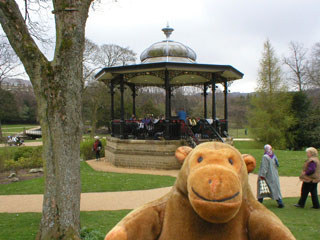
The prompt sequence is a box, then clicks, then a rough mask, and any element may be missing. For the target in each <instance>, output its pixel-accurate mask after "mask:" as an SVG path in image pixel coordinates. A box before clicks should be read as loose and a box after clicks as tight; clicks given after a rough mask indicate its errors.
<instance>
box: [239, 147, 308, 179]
mask: <svg viewBox="0 0 320 240" xmlns="http://www.w3.org/2000/svg"><path fill="white" fill-rule="evenodd" d="M234 146H235V147H236V148H237V149H238V150H239V151H240V152H241V153H248V154H251V155H253V156H254V157H255V158H256V160H257V167H256V169H255V170H254V173H258V171H259V166H260V163H261V159H262V156H263V153H264V150H263V146H261V145H260V146H259V144H257V143H256V142H252V141H239V142H238V141H235V142H234ZM274 152H275V154H276V155H277V158H278V160H279V164H280V167H279V169H278V171H279V175H280V176H299V175H300V172H301V169H302V166H303V164H304V161H305V160H306V152H305V151H289V150H277V149H275V150H274Z"/></svg>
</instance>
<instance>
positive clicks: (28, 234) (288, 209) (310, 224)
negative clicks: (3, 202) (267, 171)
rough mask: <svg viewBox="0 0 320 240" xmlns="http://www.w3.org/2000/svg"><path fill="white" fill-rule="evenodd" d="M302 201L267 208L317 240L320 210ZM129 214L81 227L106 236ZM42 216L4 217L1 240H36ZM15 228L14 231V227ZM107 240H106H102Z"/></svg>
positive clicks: (86, 220) (84, 216) (90, 220)
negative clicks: (302, 205) (301, 204)
mask: <svg viewBox="0 0 320 240" xmlns="http://www.w3.org/2000/svg"><path fill="white" fill-rule="evenodd" d="M297 201H298V198H285V199H284V203H285V204H286V206H285V208H284V209H279V208H277V207H276V202H275V201H273V200H267V201H264V205H265V206H266V207H267V208H268V209H270V210H271V211H273V212H274V213H275V214H276V215H277V216H278V217H279V218H280V219H281V220H282V221H283V223H284V224H285V225H286V226H287V227H288V228H289V229H290V230H291V231H292V233H293V234H294V236H295V237H296V239H301V240H309V239H310V240H314V239H319V236H320V227H319V225H320V210H315V209H310V208H309V207H310V204H311V203H310V201H311V200H310V199H308V202H307V203H308V204H309V205H308V204H307V206H306V208H305V209H297V208H295V207H293V204H294V203H296V202H297ZM128 212H129V210H120V211H100V212H81V225H82V227H86V228H89V229H94V230H97V231H99V232H101V233H102V234H103V235H104V234H106V233H107V232H108V231H109V230H110V229H111V228H112V227H113V226H114V225H115V224H116V223H118V221H119V220H120V219H122V218H123V217H124V216H125V215H126V214H127V213H128ZM40 218H41V214H40V213H22V214H21V213H19V214H9V213H0V240H8V239H19V240H32V239H35V235H36V233H37V231H38V227H39V222H40ZM13 226H14V227H13ZM101 240H103V238H102V239H101Z"/></svg>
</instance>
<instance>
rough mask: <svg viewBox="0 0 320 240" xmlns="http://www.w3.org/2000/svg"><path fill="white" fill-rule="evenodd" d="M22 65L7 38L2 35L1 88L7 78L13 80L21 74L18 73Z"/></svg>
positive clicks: (0, 51) (0, 40)
mask: <svg viewBox="0 0 320 240" xmlns="http://www.w3.org/2000/svg"><path fill="white" fill-rule="evenodd" d="M20 65H21V62H20V61H19V58H18V56H17V55H16V53H15V52H14V51H13V49H12V47H11V46H10V44H9V42H8V41H7V38H6V37H5V36H2V35H0V88H1V83H2V82H3V80H4V79H5V78H12V77H16V76H18V75H20V74H21V73H20V72H18V67H19V66H20Z"/></svg>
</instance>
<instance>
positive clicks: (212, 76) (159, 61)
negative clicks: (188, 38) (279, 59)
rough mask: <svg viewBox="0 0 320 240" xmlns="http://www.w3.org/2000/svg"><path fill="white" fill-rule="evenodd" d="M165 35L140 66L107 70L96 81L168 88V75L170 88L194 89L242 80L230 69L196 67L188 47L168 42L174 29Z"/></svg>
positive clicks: (146, 51)
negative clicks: (186, 87)
mask: <svg viewBox="0 0 320 240" xmlns="http://www.w3.org/2000/svg"><path fill="white" fill-rule="evenodd" d="M162 31H163V32H164V33H165V35H166V40H163V41H161V42H157V43H154V44H152V45H151V46H150V47H148V48H147V49H146V50H144V51H143V52H142V54H141V55H140V60H141V63H140V64H134V65H126V66H115V67H106V68H103V69H101V70H100V71H99V72H98V73H97V74H96V75H95V78H96V79H97V80H99V81H102V82H104V83H106V84H109V83H111V82H113V83H114V84H118V83H119V81H120V79H123V80H124V82H125V83H126V84H128V85H129V84H131V85H134V86H137V87H139V86H141V87H144V86H159V87H163V86H164V85H165V78H166V74H167V76H168V77H169V79H170V80H169V84H170V85H171V86H193V85H202V84H209V83H211V82H212V81H214V82H215V83H223V82H225V81H233V80H237V79H241V78H242V77H243V73H241V72H240V71H238V70H237V69H235V68H234V67H232V66H230V65H216V64H199V63H196V58H197V56H196V53H195V51H193V50H192V49H191V48H189V47H188V46H186V45H184V44H182V43H180V42H176V41H172V40H170V39H169V37H170V35H171V33H172V32H173V28H170V27H169V26H167V27H166V28H163V29H162Z"/></svg>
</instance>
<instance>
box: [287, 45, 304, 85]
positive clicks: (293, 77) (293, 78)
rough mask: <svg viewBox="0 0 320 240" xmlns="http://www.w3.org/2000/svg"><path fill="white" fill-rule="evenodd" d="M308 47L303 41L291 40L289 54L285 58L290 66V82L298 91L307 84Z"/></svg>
mask: <svg viewBox="0 0 320 240" xmlns="http://www.w3.org/2000/svg"><path fill="white" fill-rule="evenodd" d="M306 55H307V49H305V48H304V47H303V45H302V44H301V43H297V42H290V44H289V55H288V56H286V57H284V58H283V63H284V64H285V65H286V66H287V67H288V68H289V79H288V80H289V83H290V84H292V86H293V87H294V88H295V89H298V91H302V90H303V89H304V88H305V87H307V85H306V74H307V69H306V68H307V56H306Z"/></svg>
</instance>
